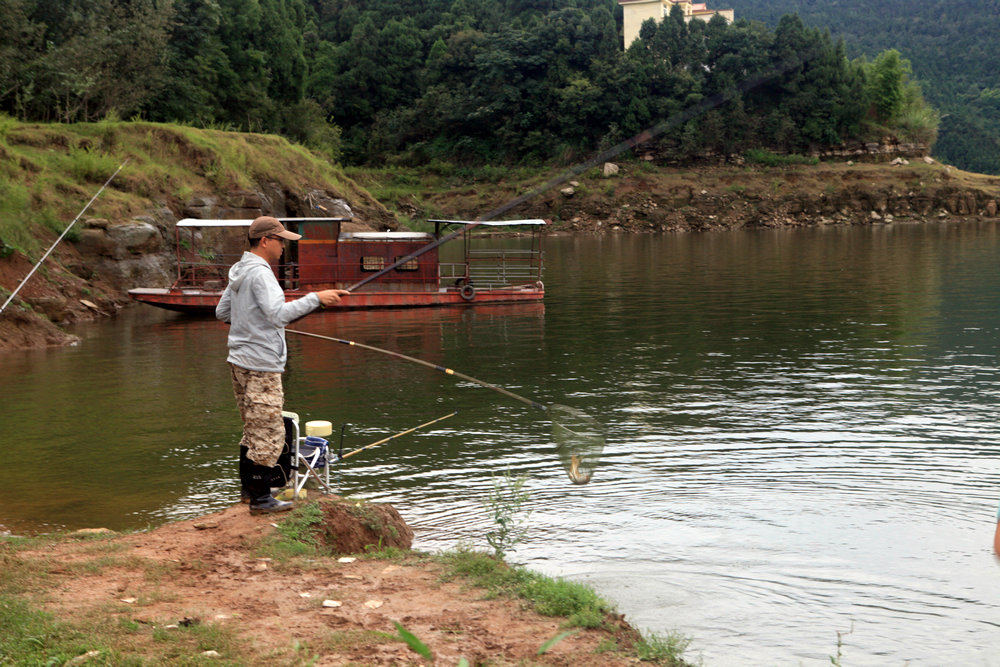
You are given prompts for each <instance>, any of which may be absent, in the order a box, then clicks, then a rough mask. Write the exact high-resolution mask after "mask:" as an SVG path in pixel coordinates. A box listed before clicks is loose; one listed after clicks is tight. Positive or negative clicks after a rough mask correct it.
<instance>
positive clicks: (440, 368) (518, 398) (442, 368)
mask: <svg viewBox="0 0 1000 667" xmlns="http://www.w3.org/2000/svg"><path fill="white" fill-rule="evenodd" d="M285 331H286V332H288V333H293V334H298V335H300V336H309V337H311V338H320V339H322V340H328V341H332V342H334V343H342V344H344V345H350V346H352V347H360V348H362V349H364V350H371V351H372V352H379V353H381V354H387V355H389V356H390V357H396V358H397V359H403V360H404V361H410V362H412V363H415V364H419V365H421V366H425V367H427V368H431V369H433V370H436V371H438V372H441V373H444V374H445V375H454V376H455V377H457V378H461V379H463V380H468V381H469V382H473V383H475V384H478V385H480V386H482V387H486V388H487V389H492V390H493V391H496V392H500V393H501V394H503V395H504V396H507V397H508V398H513V399H514V400H516V401H520V402H521V403H524V404H526V405H530V406H531V407H533V408H535V409H537V410H541V411H542V412H548V411H549V406H548V405H545V404H543V403H539V402H538V401H533V400H531V399H530V398H525V397H524V396H519V395H517V394H515V393H514V392H512V391H508V390H507V389H504V388H503V387H498V386H497V385H495V384H491V383H489V382H486V381H484V380H479V379H477V378H474V377H472V376H471V375H466V374H465V373H459V372H458V371H456V370H453V369H451V368H446V367H445V366H438V365H437V364H432V363H431V362H429V361H424V360H423V359H417V358H416V357H410V356H408V355H405V354H402V353H401V352H393V351H392V350H385V349H382V348H381V347H374V346H373V345H365V344H364V343H358V342H355V341H353V340H345V339H343V338H334V337H332V336H322V335H320V334H315V333H310V332H308V331H299V330H298V329H285ZM449 416H450V415H449Z"/></svg>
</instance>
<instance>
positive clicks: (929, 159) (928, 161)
mask: <svg viewBox="0 0 1000 667" xmlns="http://www.w3.org/2000/svg"><path fill="white" fill-rule="evenodd" d="M924 162H926V163H927V164H934V158H932V157H931V156H930V155H925V156H924Z"/></svg>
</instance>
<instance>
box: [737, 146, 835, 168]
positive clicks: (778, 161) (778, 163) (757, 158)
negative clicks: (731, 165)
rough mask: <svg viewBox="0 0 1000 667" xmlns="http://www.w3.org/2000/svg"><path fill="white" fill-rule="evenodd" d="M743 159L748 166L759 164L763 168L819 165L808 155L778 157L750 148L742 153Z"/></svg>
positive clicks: (817, 161)
mask: <svg viewBox="0 0 1000 667" xmlns="http://www.w3.org/2000/svg"><path fill="white" fill-rule="evenodd" d="M743 159H744V160H746V161H747V162H749V163H750V164H760V165H764V166H765V167H785V166H788V165H797V164H810V165H813V164H819V158H817V157H810V156H808V155H795V154H794V153H793V154H790V155H779V154H777V153H772V152H771V151H768V150H763V149H759V148H752V149H750V150H748V151H746V152H745V153H743Z"/></svg>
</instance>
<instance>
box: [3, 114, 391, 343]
mask: <svg viewBox="0 0 1000 667" xmlns="http://www.w3.org/2000/svg"><path fill="white" fill-rule="evenodd" d="M123 165H124V166H123ZM119 167H122V169H121V171H120V172H119V173H118V174H117V176H115V178H114V179H113V180H112V181H111V183H110V184H109V185H108V187H107V188H106V189H105V190H104V191H103V192H102V193H101V194H100V196H99V197H98V198H97V199H96V200H94V202H93V205H92V206H90V208H89V209H87V210H86V214H85V215H82V216H80V220H79V222H78V223H76V224H75V225H74V226H73V227H72V228H71V229H70V230H69V233H68V234H67V235H66V237H65V240H64V241H63V242H62V243H60V244H59V245H58V246H57V247H56V250H55V251H54V252H53V254H52V255H51V256H50V257H49V258H48V259H46V261H45V262H44V263H43V264H42V265H40V267H39V270H38V272H37V273H35V275H34V276H33V277H32V278H31V280H30V281H29V282H28V283H26V284H25V286H24V288H23V289H22V291H21V292H19V293H18V298H17V300H16V301H14V302H13V303H12V304H11V306H10V307H8V308H7V309H6V310H4V311H3V314H2V315H0V349H3V348H19V347H32V346H38V345H51V344H61V343H65V342H67V341H68V340H69V338H68V337H67V336H66V335H65V334H64V333H62V332H61V331H60V330H59V329H57V328H56V326H55V325H56V324H59V325H65V324H68V323H72V322H76V321H80V320H86V319H92V318H94V317H98V316H107V315H110V314H112V313H114V312H116V311H117V310H118V308H119V307H120V306H121V305H122V304H123V303H125V302H126V301H127V299H126V298H125V295H124V289H127V288H129V287H135V286H137V283H136V280H133V281H132V284H129V283H128V275H127V274H125V275H123V273H122V272H117V271H115V269H116V268H117V267H118V266H120V265H124V264H126V263H128V262H131V263H133V264H134V265H136V266H139V267H140V268H142V266H143V265H144V264H148V263H149V260H152V259H153V256H154V255H162V256H163V257H164V259H163V260H162V263H163V264H167V265H168V264H169V259H167V258H168V257H169V256H172V255H171V252H170V251H171V248H172V247H173V238H174V236H173V223H174V222H175V221H176V220H178V219H180V218H181V217H184V216H185V215H187V214H188V213H187V211H188V209H189V208H190V207H192V206H197V207H199V208H200V209H202V210H204V211H206V212H208V213H209V216H208V217H212V215H213V214H214V212H215V211H220V212H222V213H225V212H226V211H230V212H240V213H241V214H242V215H230V216H229V217H247V216H255V215H258V214H259V213H258V212H259V211H261V210H262V209H267V212H269V213H276V214H279V215H284V214H286V213H293V214H298V215H308V214H309V210H308V201H309V198H310V196H311V195H314V194H321V195H322V196H323V197H325V198H328V199H343V200H345V201H347V202H349V205H350V207H351V209H352V210H353V212H354V215H355V216H356V217H357V219H358V220H359V221H361V222H364V223H367V225H369V226H371V227H374V228H379V229H381V228H386V227H394V226H395V219H394V217H393V215H392V214H391V213H390V212H389V211H387V210H386V209H385V207H383V206H382V205H381V204H379V203H378V202H377V201H375V200H374V199H373V198H372V197H371V195H370V194H368V192H367V191H365V190H364V189H363V188H361V187H359V186H358V185H357V184H356V183H355V182H354V181H352V180H351V179H350V178H348V177H346V176H345V175H344V174H343V172H342V171H341V170H340V169H338V168H335V167H333V166H331V165H330V163H329V162H328V161H326V160H325V159H323V158H321V157H319V156H317V155H316V154H314V153H312V152H311V151H309V150H308V149H306V148H304V147H302V146H301V145H296V144H292V143H290V142H288V141H287V140H286V139H284V138H281V137H278V136H274V135H264V134H252V133H237V132H224V131H220V130H199V129H194V128H190V127H181V126H176V125H167V124H157V123H129V122H120V121H104V122H99V123H76V124H39V123H19V122H17V121H13V120H11V119H9V118H7V119H2V118H0V302H5V301H6V300H7V298H8V297H9V296H10V294H11V292H12V291H13V290H14V289H16V288H17V286H18V284H20V282H21V281H22V280H23V279H24V278H25V277H26V276H27V275H28V273H29V272H30V271H31V269H32V266H33V265H34V264H35V263H36V262H38V261H39V260H40V259H41V257H42V255H43V253H44V251H45V249H46V248H48V247H49V246H50V245H51V243H52V242H53V241H54V240H55V239H56V238H57V237H58V235H59V234H60V233H62V232H63V230H65V229H66V228H67V227H68V226H69V224H70V223H71V222H72V221H73V220H74V219H75V218H76V217H77V215H78V214H80V213H82V212H83V209H84V207H85V206H86V205H87V204H88V202H89V201H90V199H91V198H92V197H93V196H94V195H95V194H96V193H98V191H99V190H100V188H101V186H102V185H103V184H104V183H105V182H106V181H107V180H108V178H109V177H111V176H112V174H114V173H115V171H116V170H117V169H118V168H119ZM213 202H214V203H213ZM293 207H294V210H290V209H292V208H293ZM195 214H196V215H198V213H197V212H195ZM220 217H222V216H221V215H220ZM110 229H124V230H136V229H138V230H139V231H142V232H143V234H144V235H143V236H142V237H141V238H139V239H137V240H135V242H132V241H131V240H130V239H129V238H128V235H129V234H130V233H131V231H126V232H125V237H126V238H125V244H124V245H123V246H121V247H116V248H108V247H101V246H100V245H98V246H96V247H95V246H94V245H93V244H91V245H89V246H87V245H86V244H84V243H82V241H83V240H85V239H86V238H88V235H91V234H94V235H99V236H100V237H101V238H105V237H106V235H105V234H104V232H105V231H106V230H110ZM135 275H138V274H135Z"/></svg>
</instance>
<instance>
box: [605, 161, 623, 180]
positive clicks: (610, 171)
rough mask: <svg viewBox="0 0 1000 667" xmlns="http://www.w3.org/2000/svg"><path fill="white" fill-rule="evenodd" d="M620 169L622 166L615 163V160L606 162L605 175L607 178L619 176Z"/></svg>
mask: <svg viewBox="0 0 1000 667" xmlns="http://www.w3.org/2000/svg"><path fill="white" fill-rule="evenodd" d="M620 171H621V168H620V167H619V166H618V165H617V164H615V163H614V162H605V163H604V177H605V178H607V177H608V176H617V175H618V173H619V172H620Z"/></svg>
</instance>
